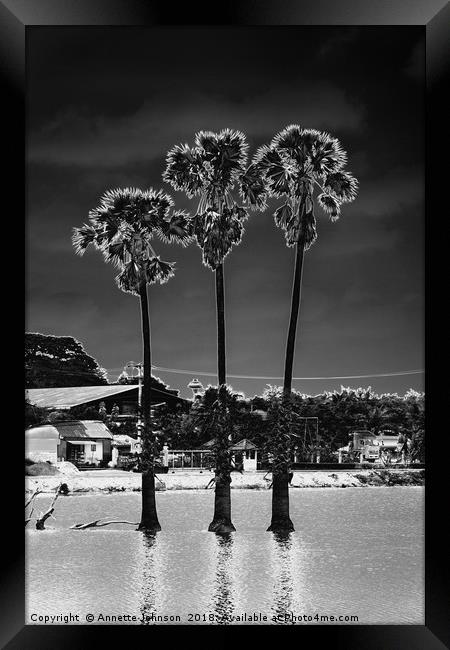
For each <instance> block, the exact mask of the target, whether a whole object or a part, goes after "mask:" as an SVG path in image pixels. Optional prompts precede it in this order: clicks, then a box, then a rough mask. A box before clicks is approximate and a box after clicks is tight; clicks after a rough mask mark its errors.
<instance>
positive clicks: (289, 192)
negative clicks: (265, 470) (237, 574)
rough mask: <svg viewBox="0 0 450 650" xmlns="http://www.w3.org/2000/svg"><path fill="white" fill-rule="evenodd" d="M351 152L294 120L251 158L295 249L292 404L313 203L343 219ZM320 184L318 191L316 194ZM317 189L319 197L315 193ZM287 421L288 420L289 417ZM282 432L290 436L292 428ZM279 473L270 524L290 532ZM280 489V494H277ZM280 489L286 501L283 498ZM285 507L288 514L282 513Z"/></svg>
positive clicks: (284, 469)
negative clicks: (297, 333) (299, 316)
mask: <svg viewBox="0 0 450 650" xmlns="http://www.w3.org/2000/svg"><path fill="white" fill-rule="evenodd" d="M346 162H347V154H346V153H345V151H344V150H343V149H342V147H341V144H340V142H339V140H337V139H336V138H333V137H332V136H330V135H329V134H328V133H325V132H322V131H316V130H315V129H303V128H301V127H300V126H298V125H297V124H291V125H290V126H288V127H286V128H285V129H283V130H282V131H280V132H279V133H278V134H277V135H276V136H275V137H274V138H273V139H272V141H271V142H270V144H269V145H264V146H262V147H260V149H258V151H257V152H256V154H255V156H254V157H253V160H252V172H253V173H254V174H255V175H256V176H258V177H261V178H262V179H263V182H262V184H261V197H260V200H264V196H265V195H267V196H270V197H273V198H275V199H281V200H282V201H283V203H282V204H281V205H280V206H279V207H278V208H277V209H276V211H275V213H274V219H275V224H276V226H278V227H279V228H281V229H282V230H283V232H284V236H285V239H286V245H287V246H288V247H290V248H294V249H295V270H294V279H293V286H292V302H291V314H290V319H289V329H288V336H287V343H286V356H285V369H284V383H283V400H284V408H286V409H288V408H291V389H292V369H293V365H294V353H295V338H296V330H297V320H298V314H299V309H300V293H301V281H302V270H303V257H304V253H305V251H307V250H308V249H309V248H310V247H311V246H312V244H313V243H314V241H315V240H316V238H317V231H316V219H315V215H314V207H315V205H314V202H315V201H316V203H317V204H318V205H319V206H320V207H321V208H322V209H323V210H324V212H325V213H327V214H328V215H329V216H330V218H331V220H332V221H336V220H337V219H338V218H339V213H340V207H341V204H342V203H345V202H349V201H352V200H353V199H354V198H355V196H356V190H357V181H356V180H355V179H354V178H353V176H352V175H351V174H350V173H349V172H347V171H344V167H345V164H346ZM317 188H319V191H320V193H318V194H317ZM315 193H316V196H315ZM286 423H287V420H286ZM284 436H285V438H286V439H287V438H288V436H289V431H288V430H287V429H286V431H285V432H284ZM275 467H276V473H277V477H276V479H275V474H274V481H273V501H272V523H271V525H270V527H269V530H274V531H275V530H276V531H289V530H293V529H294V526H293V524H292V521H291V520H290V518H289V514H288V513H289V502H288V500H289V493H288V490H287V485H288V470H289V467H288V465H286V464H285V463H281V462H274V468H275ZM278 491H280V493H277V492H278ZM281 492H282V493H283V495H284V497H283V498H284V499H285V500H287V503H284V502H283V505H281V504H282V501H283V499H282V497H281ZM281 510H282V511H283V512H284V513H285V515H284V516H282V515H281Z"/></svg>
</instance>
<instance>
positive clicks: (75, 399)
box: [25, 384, 186, 419]
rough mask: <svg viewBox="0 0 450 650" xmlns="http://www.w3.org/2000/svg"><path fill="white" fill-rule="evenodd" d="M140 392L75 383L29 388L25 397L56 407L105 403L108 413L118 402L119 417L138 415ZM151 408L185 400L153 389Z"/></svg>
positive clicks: (129, 386) (134, 387)
mask: <svg viewBox="0 0 450 650" xmlns="http://www.w3.org/2000/svg"><path fill="white" fill-rule="evenodd" d="M138 392H139V387H138V386H137V385H136V384H117V385H114V386H75V387H69V388H67V387H65V388H29V389H27V390H26V391H25V397H26V398H27V399H28V400H29V402H30V403H31V404H33V405H34V406H39V407H41V408H50V409H55V410H69V409H71V408H73V407H74V406H82V405H83V406H84V405H86V406H93V407H94V408H97V409H98V408H99V406H100V403H101V402H103V403H104V406H105V408H106V411H107V413H111V411H112V409H113V407H114V406H115V405H117V407H118V410H119V413H118V415H119V419H120V416H123V417H124V416H134V417H135V416H136V414H137V411H138ZM151 396H152V407H154V408H155V407H157V406H161V404H167V405H168V406H169V407H170V408H172V407H174V406H176V405H178V404H180V403H183V402H185V401H186V400H184V399H182V398H180V397H177V396H176V395H174V394H172V393H168V392H167V391H163V390H159V389H156V388H152V392H151Z"/></svg>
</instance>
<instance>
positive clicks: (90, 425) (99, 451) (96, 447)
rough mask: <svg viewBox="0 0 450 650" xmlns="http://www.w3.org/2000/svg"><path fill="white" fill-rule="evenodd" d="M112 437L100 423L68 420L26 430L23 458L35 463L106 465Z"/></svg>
mask: <svg viewBox="0 0 450 650" xmlns="http://www.w3.org/2000/svg"><path fill="white" fill-rule="evenodd" d="M112 441H113V436H112V434H111V431H110V430H109V429H108V427H107V426H106V425H105V424H104V422H101V421H100V420H70V421H67V422H54V423H52V424H43V425H39V426H35V427H30V428H29V429H27V430H26V431H25V457H26V458H29V459H30V460H33V461H34V462H39V461H40V462H42V461H44V462H45V461H50V462H52V463H56V462H57V461H63V460H66V461H69V462H71V463H74V465H100V464H101V465H105V466H106V465H107V463H108V462H109V461H110V460H111V457H112V456H111V448H112Z"/></svg>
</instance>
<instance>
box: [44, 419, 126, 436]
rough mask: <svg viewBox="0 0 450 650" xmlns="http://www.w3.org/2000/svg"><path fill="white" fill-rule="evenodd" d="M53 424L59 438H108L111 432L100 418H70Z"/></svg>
mask: <svg viewBox="0 0 450 650" xmlns="http://www.w3.org/2000/svg"><path fill="white" fill-rule="evenodd" d="M53 426H54V427H55V429H56V430H57V431H58V433H59V435H60V436H61V438H109V439H110V440H112V437H113V436H112V433H111V431H110V430H109V429H108V427H107V426H106V424H105V423H104V422H102V421H101V420H72V421H70V422H54V423H53Z"/></svg>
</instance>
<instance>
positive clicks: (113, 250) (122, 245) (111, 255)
mask: <svg viewBox="0 0 450 650" xmlns="http://www.w3.org/2000/svg"><path fill="white" fill-rule="evenodd" d="M103 257H104V258H105V261H106V262H108V263H110V264H112V265H113V266H115V267H116V268H119V269H121V268H122V267H123V265H124V264H125V263H127V262H128V261H129V257H130V249H129V243H128V242H127V241H126V240H123V239H122V240H118V241H116V242H115V243H112V244H109V246H108V247H105V248H104V250H103Z"/></svg>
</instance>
